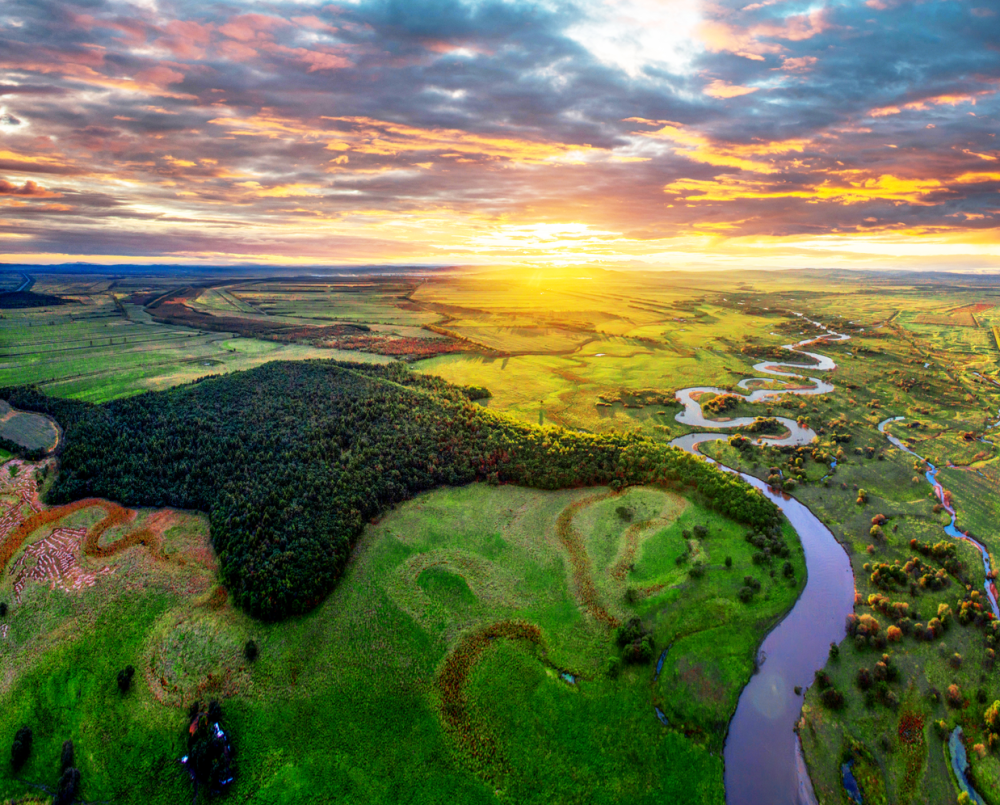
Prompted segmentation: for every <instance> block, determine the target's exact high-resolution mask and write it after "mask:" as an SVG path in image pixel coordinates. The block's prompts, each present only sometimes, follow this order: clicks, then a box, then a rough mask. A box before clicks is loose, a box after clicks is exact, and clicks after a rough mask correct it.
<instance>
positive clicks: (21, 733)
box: [10, 725, 31, 771]
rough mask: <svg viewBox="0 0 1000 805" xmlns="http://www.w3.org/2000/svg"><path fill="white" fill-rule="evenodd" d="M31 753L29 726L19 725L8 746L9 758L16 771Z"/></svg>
mask: <svg viewBox="0 0 1000 805" xmlns="http://www.w3.org/2000/svg"><path fill="white" fill-rule="evenodd" d="M30 754H31V727H28V726H27V725H25V726H23V727H21V729H19V730H18V731H17V734H16V735H14V743H13V745H12V746H11V748H10V759H11V762H12V763H13V764H14V770H15V771H17V770H18V769H20V768H21V766H23V765H24V764H25V762H26V761H27V760H28V756H29V755H30Z"/></svg>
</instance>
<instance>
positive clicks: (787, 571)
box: [781, 562, 795, 579]
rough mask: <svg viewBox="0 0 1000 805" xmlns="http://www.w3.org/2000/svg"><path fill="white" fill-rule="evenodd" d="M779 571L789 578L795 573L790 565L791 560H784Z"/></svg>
mask: <svg viewBox="0 0 1000 805" xmlns="http://www.w3.org/2000/svg"><path fill="white" fill-rule="evenodd" d="M781 572H782V574H783V575H784V577H785V578H786V579H790V578H791V577H792V576H794V575H795V568H794V567H792V563H791V562H785V564H784V566H783V567H782V568H781Z"/></svg>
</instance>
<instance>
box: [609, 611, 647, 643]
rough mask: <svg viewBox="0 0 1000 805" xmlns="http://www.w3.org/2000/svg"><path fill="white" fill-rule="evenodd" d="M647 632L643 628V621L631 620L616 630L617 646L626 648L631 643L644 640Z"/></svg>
mask: <svg viewBox="0 0 1000 805" xmlns="http://www.w3.org/2000/svg"><path fill="white" fill-rule="evenodd" d="M644 634H645V630H644V629H643V628H642V621H641V620H640V619H639V618H629V619H628V620H627V621H625V623H623V624H621V625H620V626H619V627H618V628H617V629H615V645H617V646H618V648H624V647H625V646H627V645H628V644H629V643H633V642H635V641H636V640H639V639H641V638H642V636H643V635H644Z"/></svg>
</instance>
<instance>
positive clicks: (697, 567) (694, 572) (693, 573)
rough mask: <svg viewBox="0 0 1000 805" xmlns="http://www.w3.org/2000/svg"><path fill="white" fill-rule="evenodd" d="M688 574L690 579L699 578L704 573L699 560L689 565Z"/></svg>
mask: <svg viewBox="0 0 1000 805" xmlns="http://www.w3.org/2000/svg"><path fill="white" fill-rule="evenodd" d="M688 575H689V576H690V577H691V578H692V579H700V578H701V577H702V576H704V575H705V566H704V565H703V564H702V563H701V562H700V561H699V562H695V563H694V564H693V565H691V567H690V569H689V570H688Z"/></svg>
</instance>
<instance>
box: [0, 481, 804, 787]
mask: <svg viewBox="0 0 1000 805" xmlns="http://www.w3.org/2000/svg"><path fill="white" fill-rule="evenodd" d="M595 493H597V494H598V496H599V497H600V496H604V500H603V502H600V503H596V504H594V506H592V507H586V506H585V507H584V508H582V509H581V510H580V511H579V513H578V516H577V517H576V518H575V519H574V527H575V528H576V529H577V531H578V532H579V533H580V534H581V535H582V538H583V541H584V544H585V545H586V546H587V548H588V549H592V550H593V553H594V557H595V559H594V561H593V562H592V565H593V569H592V572H593V573H594V574H595V576H596V577H597V578H600V579H601V585H600V595H601V596H602V599H603V603H604V605H605V606H606V607H607V608H608V610H609V611H611V612H613V613H615V615H616V616H617V617H619V618H625V617H628V616H629V615H631V614H632V613H638V614H640V615H641V616H642V617H643V618H644V620H645V621H646V623H647V625H648V626H649V627H650V628H652V629H653V631H654V633H655V636H656V642H657V645H658V646H659V647H663V646H665V645H666V644H667V643H668V642H669V641H671V640H675V641H676V640H678V639H679V637H680V634H679V633H680V632H683V634H686V635H689V637H688V638H687V639H688V640H691V641H696V640H698V637H697V635H698V634H699V633H701V632H704V633H705V638H704V641H705V642H711V639H712V636H713V635H714V634H715V633H716V632H715V630H716V629H717V628H718V627H719V626H720V625H722V626H727V625H728V626H729V628H730V631H731V635H730V637H731V638H732V639H731V640H728V642H727V651H726V656H725V657H724V658H722V660H723V662H722V670H721V671H720V674H721V677H720V684H721V685H722V688H723V690H724V695H722V696H721V697H719V698H716V697H712V698H711V700H706V701H702V700H701V699H699V697H698V696H697V695H695V697H694V698H691V696H689V695H688V692H687V691H681V690H678V691H676V692H675V691H671V690H670V689H668V688H663V687H660V688H657V689H656V690H655V691H653V692H652V693H653V696H652V697H651V690H650V687H649V683H650V679H651V676H652V667H651V666H639V667H635V668H630V667H626V668H625V669H624V671H623V672H622V674H621V675H620V676H619V677H618V678H617V679H616V680H611V679H607V678H606V677H605V676H604V674H603V670H604V666H605V663H606V660H607V658H608V657H609V656H611V655H612V654H614V653H616V649H615V648H614V647H613V645H612V643H611V640H610V635H609V633H608V630H607V628H606V627H605V626H603V625H601V624H600V623H598V622H597V621H595V620H593V619H592V618H591V616H590V615H589V614H587V611H586V610H585V609H584V608H582V607H581V605H580V601H579V600H578V599H577V597H576V592H575V589H574V586H573V583H572V581H571V580H570V577H569V572H568V566H569V561H570V560H569V557H568V555H567V554H566V553H565V547H564V544H563V542H562V541H561V540H560V537H559V535H558V533H557V531H556V523H557V520H558V517H559V514H560V513H561V512H562V511H563V510H564V508H565V507H566V506H567V505H568V504H570V503H572V502H573V501H578V500H581V499H585V498H590V497H593V496H594V495H595ZM619 506H621V507H626V508H629V509H630V510H631V511H632V516H634V517H640V516H641V517H647V516H648V517H651V518H653V519H656V518H658V519H659V520H660V527H658V528H656V529H653V530H652V531H651V532H650V533H647V534H645V535H643V536H642V537H641V538H640V539H639V540H638V542H637V546H638V547H637V553H636V556H635V562H634V570H633V571H632V572H631V573H629V574H627V575H626V577H625V578H623V579H618V580H615V579H610V578H609V577H608V573H609V568H613V567H614V565H615V561H614V560H615V559H616V558H618V557H620V556H621V552H622V546H621V544H620V543H621V541H622V540H623V538H624V535H625V533H626V531H627V530H628V525H629V524H628V523H627V522H626V521H625V520H624V519H622V517H621V516H619V515H618V513H617V512H616V509H617V508H618V507H619ZM83 515H84V513H82V512H81V513H80V514H79V515H78V517H82V516H83ZM88 524H89V521H87V522H85V520H79V522H76V521H74V523H73V525H77V526H86V525H88ZM696 524H703V525H706V526H707V527H708V528H709V536H708V538H706V539H705V540H703V541H702V542H701V544H700V546H698V547H697V548H696V551H697V555H698V556H701V557H703V558H704V559H705V561H706V562H707V564H708V566H709V569H708V572H707V574H706V576H705V577H704V578H702V579H699V580H694V579H690V578H689V577H688V576H687V573H686V569H685V568H679V567H678V566H677V565H676V564H675V563H674V561H673V557H674V553H675V552H676V553H679V552H680V549H681V547H682V546H683V545H684V541H683V539H682V537H681V531H682V530H684V529H690V528H692V527H693V525H696ZM742 531H743V529H742V528H740V527H739V526H737V525H736V524H734V523H731V522H729V521H727V520H725V519H724V518H721V517H719V516H718V515H715V514H713V513H710V512H708V511H706V510H704V509H702V508H700V507H699V506H697V505H696V504H692V503H690V502H688V501H685V500H684V499H682V498H678V497H676V496H675V495H672V494H670V493H665V492H662V491H659V490H654V489H633V490H628V491H627V492H626V493H624V494H622V495H618V496H615V497H612V498H607V497H606V490H567V491H562V492H538V491H532V490H526V489H521V488H517V487H490V486H486V485H473V486H469V487H464V488H456V489H444V490H439V491H438V492H434V493H431V494H427V495H423V496H420V497H418V498H417V499H415V500H413V501H411V502H410V503H407V504H405V505H403V506H401V507H399V508H398V509H396V510H395V511H393V512H392V513H390V514H389V515H388V516H386V517H385V518H384V519H383V520H382V521H381V522H380V523H378V524H377V525H376V526H373V527H371V528H369V529H368V530H367V531H366V533H365V536H364V538H363V540H362V543H361V544H360V546H359V548H358V551H357V555H356V558H355V561H354V563H353V564H352V566H351V567H350V569H349V570H348V572H347V574H346V576H345V578H344V579H343V581H342V583H341V584H340V586H339V587H338V589H337V590H336V591H335V592H334V594H333V595H332V596H331V598H330V599H329V600H328V601H327V602H325V603H324V604H323V605H322V606H321V607H320V608H319V609H318V610H316V611H315V612H314V613H312V614H310V615H308V616H306V617H304V618H300V619H295V620H291V621H287V622H284V623H281V624H262V623H257V622H254V621H251V620H250V619H248V618H247V617H246V616H244V615H243V614H241V613H240V612H237V611H234V610H233V609H231V608H230V607H229V606H228V605H223V606H222V607H221V608H219V604H220V603H221V599H220V598H219V597H218V596H217V595H213V594H212V589H213V582H214V560H213V559H212V557H211V553H210V551H208V549H207V546H206V543H205V521H204V520H203V518H200V517H194V516H190V515H184V516H183V518H182V520H181V521H180V522H178V524H177V525H176V526H175V528H173V529H172V530H170V531H168V532H167V534H166V537H165V548H166V550H167V552H168V553H169V554H171V555H172V556H174V557H178V556H180V557H185V558H186V559H187V560H188V561H187V563H186V564H185V565H183V566H178V565H177V564H176V563H170V564H154V563H153V562H152V560H151V559H150V558H149V556H148V554H146V553H145V551H144V549H143V548H141V547H136V548H133V549H129V550H128V551H125V552H124V553H122V554H120V555H119V556H117V557H115V559H114V560H113V563H114V564H115V566H116V567H117V571H116V573H115V574H113V575H110V576H105V577H101V578H100V579H99V581H98V583H97V584H96V585H95V586H94V587H91V588H87V589H85V590H84V591H83V592H82V593H71V594H67V593H65V592H62V591H61V590H59V589H54V590H53V589H49V588H48V587H47V586H42V585H34V586H32V585H29V586H28V587H26V588H25V590H24V592H23V593H22V602H21V603H20V604H17V605H14V606H12V607H11V611H10V612H9V613H8V615H7V619H6V621H5V622H6V623H7V624H9V626H10V633H9V635H8V638H7V640H6V641H3V642H2V643H0V647H2V648H0V668H2V669H3V670H4V674H3V680H4V682H3V685H2V686H0V712H2V713H3V718H2V724H3V727H2V732H3V734H5V735H8V739H9V736H11V735H12V734H13V731H14V730H16V729H17V727H19V726H20V725H21V724H22V723H25V724H28V725H29V726H31V727H32V729H33V730H34V750H33V753H32V757H31V759H30V760H29V761H28V764H27V765H26V767H25V768H24V769H23V770H22V771H21V772H20V773H19V774H18V775H17V776H16V777H15V776H14V775H12V774H11V772H10V769H9V767H4V766H2V765H0V796H20V795H24V794H27V793H30V792H31V790H32V789H31V786H30V784H31V783H35V784H45V785H48V786H50V787H51V786H52V785H53V784H54V782H55V780H56V778H57V777H58V771H59V770H58V768H57V759H58V756H59V747H60V745H61V743H62V741H63V740H66V739H72V740H73V741H74V743H75V745H76V753H77V754H76V757H77V760H76V762H77V765H78V766H79V768H80V770H81V773H82V779H83V792H82V795H83V796H84V797H85V798H86V799H88V800H100V799H112V800H114V801H116V802H144V803H147V802H154V803H155V802H164V803H166V802H171V803H173V802H177V801H182V800H184V799H185V798H186V797H190V783H189V782H188V780H187V775H186V773H185V772H184V771H183V769H182V768H181V767H180V766H179V765H178V763H177V759H178V758H179V757H180V755H181V754H182V753H183V751H184V742H183V736H184V729H185V725H186V721H185V715H184V714H185V712H186V709H185V707H186V705H187V704H189V703H190V700H191V699H192V698H193V697H194V696H195V695H196V693H195V691H197V690H198V689H199V687H202V688H205V692H204V693H203V694H202V695H204V696H206V697H207V696H212V695H218V696H220V697H221V698H222V700H223V709H224V713H225V724H226V727H227V729H228V730H229V731H230V734H231V736H232V740H233V743H234V746H235V748H236V752H237V761H238V767H239V777H238V781H237V783H236V785H235V789H234V791H233V792H232V795H231V796H232V799H233V801H235V802H268V803H272V802H274V803H278V802H289V803H291V802H295V803H300V802H331V801H336V800H338V799H345V800H348V801H352V802H359V803H361V802H372V803H378V802H386V801H399V800H400V799H401V798H402V799H405V800H406V801H410V802H427V803H433V802H441V801H444V800H447V799H451V800H453V801H462V802H493V801H496V795H495V794H494V793H493V792H494V790H495V789H500V790H502V791H503V792H504V796H503V799H508V800H510V801H517V802H526V803H528V802H550V801H586V802H607V803H613V802H621V801H629V802H650V803H652V802H661V801H663V799H664V798H667V799H671V800H672V801H685V802H710V803H721V802H722V801H723V797H724V794H723V788H722V763H721V756H720V749H721V744H720V736H719V735H718V734H715V733H711V732H708V731H704V732H700V731H699V730H702V729H703V728H704V727H705V726H713V725H716V724H717V722H718V721H720V720H722V721H723V723H724V721H725V720H726V719H727V718H728V714H729V712H731V710H732V707H733V706H734V705H735V700H736V696H737V695H738V693H739V690H740V689H741V687H742V685H743V684H744V683H745V681H746V678H747V677H748V676H749V673H750V662H751V658H752V655H753V651H754V649H755V647H756V644H757V641H758V640H759V639H760V638H761V637H762V635H763V633H764V630H765V629H766V628H767V626H768V624H770V623H773V621H774V620H775V618H776V617H777V616H778V615H779V613H780V612H782V611H783V610H784V609H787V607H788V606H789V605H790V604H791V602H792V601H793V600H794V598H795V596H796V595H797V592H798V585H797V584H794V583H793V584H789V583H787V582H780V583H779V582H769V581H768V580H766V579H765V586H766V587H768V586H769V587H770V588H773V589H772V595H771V600H770V601H766V600H765V599H764V597H763V596H760V597H758V599H757V600H756V601H755V602H754V603H752V604H751V605H749V606H745V605H742V604H733V605H731V606H724V607H721V608H720V602H721V601H724V600H733V601H735V592H736V590H737V589H738V587H739V586H740V585H742V576H743V574H744V572H751V566H750V562H749V551H750V549H749V546H748V545H747V543H746V542H745V541H744V540H743V538H742ZM43 536H44V535H42V534H36V535H33V537H32V539H33V540H34V539H38V538H42V537H43ZM793 547H794V551H793V563H794V564H795V567H796V571H797V579H798V581H799V583H801V581H803V580H804V565H803V562H802V558H801V551H800V550H799V549H798V546H797V545H794V546H793ZM725 555H732V556H733V558H734V567H733V568H732V569H726V568H725V566H724V564H723V561H722V560H723V559H724V556H725ZM640 582H641V583H642V584H643V585H646V586H649V585H654V586H655V585H666V586H665V587H664V589H663V590H662V591H661V592H659V593H654V594H652V595H648V596H647V597H645V598H642V599H641V600H640V602H639V603H638V605H636V606H635V607H633V606H632V605H630V604H628V603H627V602H626V599H625V596H624V591H625V589H626V588H627V586H629V585H633V584H638V583H640ZM10 584H11V581H10V579H9V577H7V576H5V577H4V580H3V582H2V583H0V597H3V598H4V599H6V600H9V598H10V587H9V585H10ZM720 618H722V619H723V620H722V621H721V622H720ZM500 620H517V621H524V622H529V623H532V624H535V625H537V626H538V627H540V628H541V633H542V636H543V640H544V661H543V659H542V655H539V654H537V653H535V652H533V651H530V650H528V648H527V647H524V646H519V645H517V644H512V643H505V642H503V641H501V642H499V643H498V644H497V645H495V646H493V647H491V648H488V649H487V650H486V652H485V654H484V655H483V658H482V661H481V662H480V663H479V664H477V665H476V666H475V667H474V668H473V669H472V674H471V676H470V678H469V680H468V684H467V692H466V695H467V699H468V701H469V702H470V707H471V718H472V723H473V724H478V725H483V724H487V725H488V728H489V730H490V731H491V734H492V735H493V736H494V737H495V738H496V741H497V745H498V746H499V747H500V750H501V751H502V752H503V754H504V757H505V758H506V762H505V764H504V765H503V767H502V768H493V767H490V766H489V764H487V766H486V767H484V766H483V765H482V764H477V763H475V762H474V760H473V759H472V758H470V757H467V756H466V755H465V754H464V753H463V750H462V748H461V746H460V745H458V744H456V743H455V742H454V741H453V739H452V738H451V737H450V735H449V733H448V732H447V731H446V730H445V729H443V727H442V721H441V718H440V709H439V708H440V706H441V704H442V702H441V699H440V694H439V693H438V691H437V687H436V678H437V674H438V672H439V669H440V667H441V664H442V662H443V661H444V659H445V657H446V656H447V654H448V652H449V651H450V650H451V649H452V648H453V647H454V645H455V643H456V641H457V640H458V639H459V638H460V636H461V635H462V634H466V633H469V632H470V631H472V630H475V629H476V628H478V627H480V626H482V625H485V624H489V623H494V622H497V621H500ZM251 637H252V638H254V639H255V640H256V641H257V643H258V644H259V646H260V657H259V659H258V660H257V661H256V662H255V663H254V664H252V665H251V664H250V663H249V662H248V661H246V660H245V658H244V657H243V656H242V653H241V648H242V646H243V644H244V643H245V641H246V640H247V639H249V638H251ZM680 645H681V642H678V643H677V644H676V645H675V647H674V649H673V651H674V652H678V654H679V655H680V654H681V653H682V652H683V649H681V650H678V646H680ZM128 664H132V665H134V666H135V667H136V668H137V670H138V673H137V674H136V678H135V681H134V685H133V690H132V691H131V692H129V693H128V694H126V695H125V696H122V695H121V694H120V693H119V692H118V690H117V687H116V684H115V675H116V674H117V671H118V670H120V669H121V668H122V667H124V666H125V665H128ZM669 667H670V665H669V664H668V668H669ZM557 670H566V671H570V672H572V673H574V674H577V675H579V677H580V679H579V681H578V683H577V684H576V685H573V686H571V685H569V684H567V683H566V682H565V681H563V680H562V679H560V678H559V676H558V675H557V673H556V671H557ZM209 673H211V674H212V679H211V680H209V678H208V674H209ZM654 697H655V700H656V701H657V703H658V704H659V706H660V707H661V708H662V709H664V711H665V712H666V713H668V715H669V716H670V717H671V718H672V719H674V721H675V723H678V724H682V725H686V726H687V727H688V728H690V729H692V730H694V734H695V736H696V737H695V738H694V739H691V738H688V737H685V736H684V733H683V730H684V729H685V727H684V726H680V727H679V728H678V729H667V728H665V727H663V726H662V725H661V724H660V722H659V721H658V720H657V719H656V717H655V714H654V712H653V701H654Z"/></svg>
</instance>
